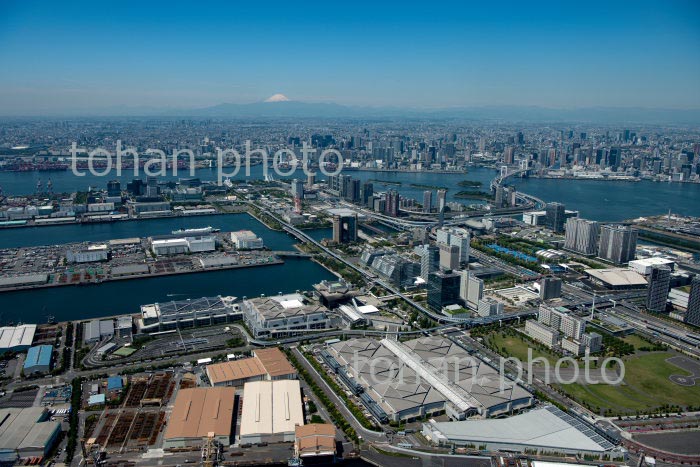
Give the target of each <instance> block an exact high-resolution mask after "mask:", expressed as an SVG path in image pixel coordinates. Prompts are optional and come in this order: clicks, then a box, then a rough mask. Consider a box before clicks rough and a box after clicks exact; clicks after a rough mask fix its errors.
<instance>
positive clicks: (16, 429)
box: [0, 407, 61, 457]
mask: <svg viewBox="0 0 700 467" xmlns="http://www.w3.org/2000/svg"><path fill="white" fill-rule="evenodd" d="M48 417H49V412H48V411H47V409H46V408H44V407H29V408H25V409H20V408H9V409H0V453H8V452H12V453H15V454H16V455H17V457H43V456H46V454H48V452H49V451H50V450H51V448H52V447H53V445H54V443H55V442H56V440H57V439H58V435H59V434H60V433H61V424H60V423H59V422H51V421H45V420H47V419H48Z"/></svg>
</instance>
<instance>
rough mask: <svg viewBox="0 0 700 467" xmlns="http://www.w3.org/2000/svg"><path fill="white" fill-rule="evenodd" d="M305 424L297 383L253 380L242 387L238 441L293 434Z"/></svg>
mask: <svg viewBox="0 0 700 467" xmlns="http://www.w3.org/2000/svg"><path fill="white" fill-rule="evenodd" d="M303 424H304V412H303V410H302V405H301V388H300V386H299V381H298V380H278V381H253V382H250V383H245V386H244V387H243V412H242V420H241V429H240V435H241V438H242V437H244V436H249V435H256V434H277V433H294V430H295V427H296V426H297V425H303Z"/></svg>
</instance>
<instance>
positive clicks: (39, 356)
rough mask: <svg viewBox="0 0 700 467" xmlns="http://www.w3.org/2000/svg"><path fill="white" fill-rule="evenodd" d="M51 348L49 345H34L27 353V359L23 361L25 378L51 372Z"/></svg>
mask: <svg viewBox="0 0 700 467" xmlns="http://www.w3.org/2000/svg"><path fill="white" fill-rule="evenodd" d="M52 354H53V347H52V346H50V345H35V346H34V347H30V348H29V350H28V351H27V358H26V359H25V360H24V374H25V376H29V375H35V374H46V373H48V372H49V371H51V356H52Z"/></svg>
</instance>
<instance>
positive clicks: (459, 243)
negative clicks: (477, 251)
mask: <svg viewBox="0 0 700 467" xmlns="http://www.w3.org/2000/svg"><path fill="white" fill-rule="evenodd" d="M436 239H437V243H438V245H451V246H456V247H457V248H459V262H460V263H466V262H468V261H469V252H470V250H469V248H470V242H471V235H470V234H469V231H468V230H466V229H460V228H454V227H443V228H440V229H438V230H437V232H436Z"/></svg>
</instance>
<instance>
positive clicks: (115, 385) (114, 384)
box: [107, 376, 124, 391]
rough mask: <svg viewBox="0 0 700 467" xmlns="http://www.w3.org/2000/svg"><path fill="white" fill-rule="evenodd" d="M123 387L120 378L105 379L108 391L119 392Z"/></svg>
mask: <svg viewBox="0 0 700 467" xmlns="http://www.w3.org/2000/svg"><path fill="white" fill-rule="evenodd" d="M123 387H124V383H123V382H122V377H121V376H110V377H109V378H107V390H108V391H121V390H122V389H123Z"/></svg>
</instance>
